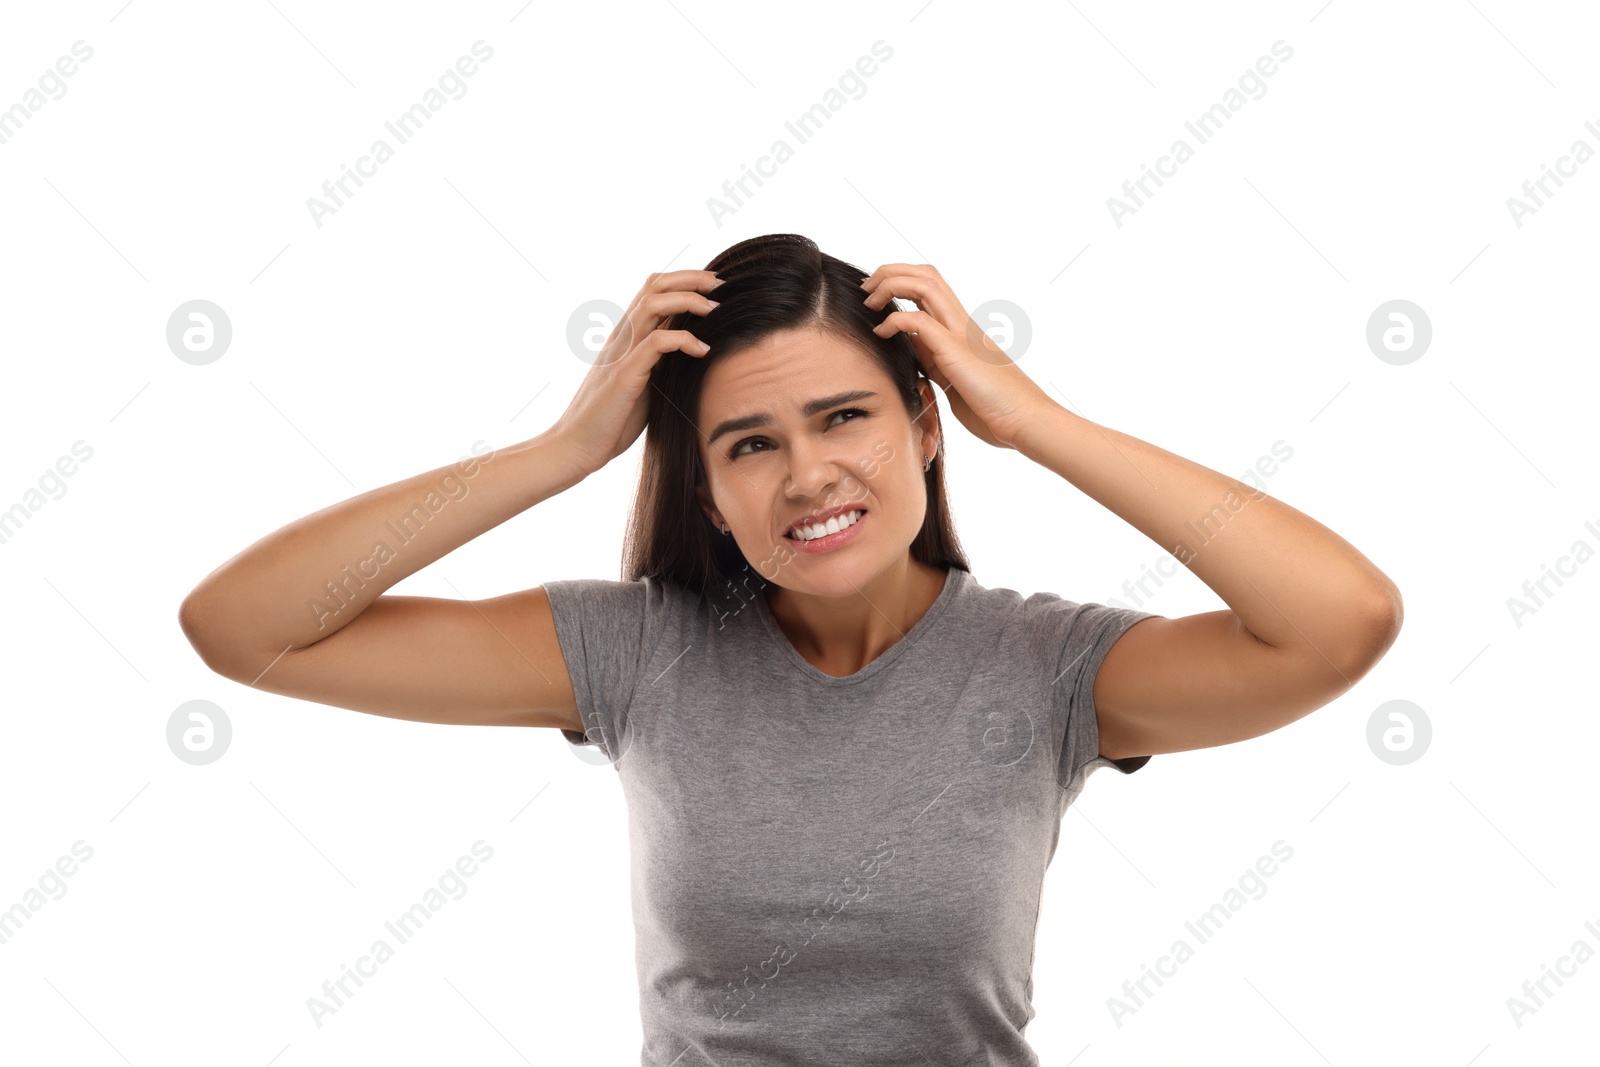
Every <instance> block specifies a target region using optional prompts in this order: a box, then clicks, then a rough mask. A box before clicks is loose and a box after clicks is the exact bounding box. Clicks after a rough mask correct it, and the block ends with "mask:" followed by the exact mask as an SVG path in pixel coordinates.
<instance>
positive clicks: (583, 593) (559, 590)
mask: <svg viewBox="0 0 1600 1067" xmlns="http://www.w3.org/2000/svg"><path fill="white" fill-rule="evenodd" d="M543 588H544V591H545V596H546V597H547V598H548V599H549V601H550V614H551V616H552V618H553V619H554V620H555V628H556V638H557V639H558V640H559V641H560V643H561V656H562V659H563V660H564V661H565V663H566V666H567V673H568V675H570V676H571V678H572V693H573V696H574V697H575V699H576V702H577V705H578V715H579V717H580V718H581V719H582V721H583V728H584V729H583V733H581V734H580V733H578V732H577V731H575V730H566V729H563V730H562V731H561V734H562V736H563V737H564V738H566V740H567V741H568V742H570V743H571V744H573V745H578V746H596V747H598V748H599V749H600V751H602V752H604V753H605V755H606V758H607V759H608V760H610V761H611V763H612V764H615V763H616V761H617V760H618V759H619V758H621V756H622V755H623V753H625V752H626V751H627V749H628V735H629V730H630V723H629V721H628V708H629V705H630V704H631V703H632V701H633V694H634V691H635V689H636V688H637V686H638V684H639V677H640V672H641V671H642V669H643V666H644V664H645V663H647V662H648V661H649V658H650V655H651V653H652V652H653V651H654V649H655V647H656V645H657V644H659V643H660V638H661V633H662V631H663V630H664V628H665V613H666V611H667V610H668V608H669V607H670V603H671V602H670V600H669V594H670V593H671V590H670V589H669V588H668V587H667V586H666V585H664V584H663V583H661V582H660V581H657V580H655V579H653V578H641V579H639V580H638V581H633V582H616V581H607V580H605V579H602V578H574V579H567V580H563V581H552V582H546V583H544V586H543Z"/></svg>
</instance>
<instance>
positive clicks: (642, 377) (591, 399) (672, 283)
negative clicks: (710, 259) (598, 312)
mask: <svg viewBox="0 0 1600 1067" xmlns="http://www.w3.org/2000/svg"><path fill="white" fill-rule="evenodd" d="M721 284H722V283H721V282H720V281H718V280H717V276H716V274H715V273H713V272H712V271H708V270H677V271H672V272H670V273H667V274H652V275H650V277H649V278H648V279H646V280H645V283H644V285H643V287H641V288H640V290H639V292H638V293H637V294H636V295H635V296H634V298H633V302H632V303H631V304H629V305H628V310H627V311H626V312H624V313H623V316H622V320H621V321H620V322H618V323H617V324H616V326H615V327H614V328H613V329H612V331H611V334H610V336H609V337H607V338H606V342H605V344H604V345H603V346H601V349H600V353H599V355H598V356H596V357H595V361H594V366H592V367H590V368H589V373H588V374H587V375H585V376H584V379H583V383H582V384H581V385H579V386H578V392H577V394H576V395H575V396H573V398H572V402H571V403H570V404H568V405H567V410H566V411H565V412H564V413H563V414H562V416H561V418H559V419H557V420H556V422H555V425H554V426H552V427H551V428H550V433H551V434H552V435H555V436H558V437H560V438H561V439H562V440H564V441H565V442H566V444H567V446H568V447H569V448H571V449H573V450H574V452H575V454H576V459H577V462H578V463H580V464H581V465H582V468H583V470H584V471H585V472H586V473H589V474H592V473H594V472H595V471H598V470H599V469H600V468H601V467H603V466H605V465H606V464H607V463H609V462H611V461H612V460H613V459H615V458H617V457H618V456H620V455H621V454H622V453H624V452H626V451H627V450H628V448H629V447H630V446H631V445H632V444H633V442H634V441H635V440H637V439H638V437H639V434H640V433H642V432H643V431H644V427H645V421H646V415H647V413H648V411H649V397H647V396H646V395H645V389H646V387H647V386H648V385H649V381H650V372H651V371H652V370H654V369H655V365H656V363H657V362H658V361H659V360H660V359H661V356H662V354H663V353H666V352H683V353H685V354H686V355H691V356H703V355H705V354H706V353H707V352H708V351H710V349H709V348H708V346H707V345H706V344H705V342H703V341H701V340H700V339H699V338H697V337H695V336H694V335H693V334H692V333H690V332H689V331H688V330H662V329H658V327H660V326H661V325H662V323H664V322H666V321H667V320H668V319H669V318H671V317H672V316H673V315H676V314H678V313H679V312H681V311H692V312H694V313H695V314H697V315H704V314H707V313H708V312H710V310H711V309H712V308H714V307H716V306H717V305H716V302H715V301H713V300H712V299H711V298H710V297H707V296H706V295H705V293H707V292H709V291H711V290H712V289H714V288H716V287H717V286H718V285H721Z"/></svg>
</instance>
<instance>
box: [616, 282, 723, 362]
mask: <svg viewBox="0 0 1600 1067" xmlns="http://www.w3.org/2000/svg"><path fill="white" fill-rule="evenodd" d="M640 297H641V299H640V300H639V302H638V303H637V304H636V305H635V306H634V307H633V308H632V309H631V310H630V311H629V312H628V314H626V315H625V316H623V319H622V321H621V322H620V323H618V324H617V327H616V329H617V330H618V337H617V344H618V345H619V346H620V347H621V350H622V351H624V352H626V351H628V350H629V349H631V348H632V347H633V346H634V345H635V344H637V343H638V342H639V339H640V338H642V337H644V336H645V335H647V334H649V333H650V332H651V331H652V330H658V329H660V328H661V327H662V326H663V325H664V324H665V323H666V322H668V321H669V320H670V319H671V318H672V317H673V316H674V315H677V314H678V313H679V312H683V311H690V312H693V313H695V314H697V315H707V314H710V312H711V310H712V308H713V307H714V306H715V303H716V302H715V301H713V300H712V299H711V298H710V297H708V296H706V295H705V294H703V293H697V292H692V291H688V290H677V291H672V292H641V293H640Z"/></svg>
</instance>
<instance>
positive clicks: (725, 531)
mask: <svg viewBox="0 0 1600 1067" xmlns="http://www.w3.org/2000/svg"><path fill="white" fill-rule="evenodd" d="M722 532H723V533H727V532H728V524H727V523H723V524H722Z"/></svg>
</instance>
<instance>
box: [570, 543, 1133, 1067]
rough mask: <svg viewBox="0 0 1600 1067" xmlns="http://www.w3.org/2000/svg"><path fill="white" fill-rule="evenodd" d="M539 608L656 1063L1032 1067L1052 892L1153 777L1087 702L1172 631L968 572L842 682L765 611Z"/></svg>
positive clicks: (580, 604)
mask: <svg viewBox="0 0 1600 1067" xmlns="http://www.w3.org/2000/svg"><path fill="white" fill-rule="evenodd" d="M751 584H752V585H755V586H760V585H761V584H762V583H761V581H760V579H759V578H756V579H755V580H754V582H753V583H751ZM544 589H545V592H546V593H547V594H548V596H549V599H550V608H551V612H552V614H553V615H554V617H555V626H556V634H557V636H558V638H559V639H560V642H561V649H562V653H563V656H564V658H565V661H566V664H567V669H568V671H569V672H570V674H571V676H572V688H573V692H574V693H575V694H576V696H577V705H578V709H579V712H580V714H581V715H582V719H583V723H584V726H585V731H586V732H585V734H584V735H582V736H580V735H579V734H577V733H576V732H574V731H571V730H563V731H562V734H563V736H565V738H566V739H567V740H568V741H569V742H571V743H573V744H583V745H597V746H599V750H600V751H601V752H603V753H604V754H605V756H606V757H607V758H608V759H609V760H610V761H611V764H610V765H611V766H612V767H614V768H615V770H616V771H617V773H618V775H619V776H620V780H621V784H622V789H623V794H624V798H625V800H626V804H627V809H628V824H629V846H630V856H631V860H630V870H631V893H632V901H633V923H634V934H635V959H636V964H637V969H638V978H639V991H640V999H639V1005H640V1015H641V1020H642V1028H643V1034H644V1048H643V1050H642V1052H641V1056H640V1063H641V1064H642V1065H643V1067H669V1065H671V1067H709V1065H715V1067H776V1065H779V1064H796V1063H806V1064H826V1065H832V1064H848V1065H851V1067H874V1065H887V1064H907V1065H909V1064H916V1065H919V1067H926V1065H928V1064H939V1065H941V1067H942V1065H963V1067H965V1065H969V1064H983V1065H994V1067H1001V1065H1003V1067H1036V1065H1037V1064H1038V1063H1039V1060H1038V1057H1037V1056H1036V1055H1035V1053H1034V1052H1033V1050H1032V1049H1031V1048H1030V1047H1029V1045H1028V1043H1027V1041H1026V1040H1025V1039H1024V1037H1023V1029H1024V1028H1025V1027H1026V1026H1027V1024H1028V1021H1029V1020H1030V1019H1032V1018H1033V1016H1034V1009H1033V1004H1032V995H1033V955H1034V935H1035V931H1036V928H1037V923H1038V916H1039V902H1040V892H1041V889H1042V885H1043V879H1044V873H1045V868H1046V867H1047V866H1049V863H1050V860H1051V858H1052V857H1053V856H1054V854H1055V849H1056V841H1057V839H1058V838H1059V837H1060V831H1061V818H1062V816H1063V815H1064V814H1065V813H1066V810H1067V806H1068V805H1069V804H1070V803H1071V802H1072V801H1073V799H1075V798H1076V797H1077V795H1078V793H1079V792H1080V791H1081V790H1082V789H1083V786H1084V782H1085V780H1086V779H1087V778H1088V776H1089V774H1090V773H1091V772H1093V771H1094V770H1097V769H1098V768H1100V767H1115V768H1116V769H1117V770H1119V771H1121V772H1123V773H1124V774H1128V773H1132V772H1133V771H1136V770H1138V769H1139V768H1140V767H1142V766H1144V765H1145V764H1146V763H1147V762H1149V760H1150V757H1149V756H1138V757H1132V758H1129V759H1124V760H1119V761H1113V760H1109V759H1104V758H1102V757H1101V756H1100V755H1099V731H1098V729H1097V724H1096V721H1095V710H1094V704H1093V700H1092V694H1093V687H1094V679H1095V674H1096V672H1097V671H1098V670H1099V667H1100V662H1101V660H1102V659H1103V658H1104V657H1105V654H1106V652H1107V651H1109V650H1110V648H1111V645H1112V644H1113V643H1114V642H1115V641H1116V640H1117V638H1118V637H1120V636H1121V635H1122V634H1123V632H1124V631H1126V630H1127V629H1128V628H1129V627H1130V626H1132V625H1134V624H1135V623H1137V622H1139V621H1140V620H1142V619H1147V618H1151V617H1153V616H1152V615H1151V613H1149V612H1142V611H1135V610H1133V609H1128V608H1113V607H1107V606H1104V605H1101V604H1076V603H1073V602H1071V601H1067V600H1063V599H1061V598H1060V597H1058V596H1056V595H1054V594H1051V593H1036V594H1034V595H1032V596H1029V597H1026V598H1024V597H1023V596H1022V594H1020V593H1017V592H1015V591H1013V590H1010V589H1004V588H997V589H986V588H984V587H983V586H981V585H979V584H978V582H977V580H976V579H975V578H973V577H972V575H971V574H969V573H968V572H967V571H964V570H961V569H960V568H951V569H950V571H949V572H948V577H947V579H946V581H945V585H944V588H943V590H942V591H941V592H940V594H939V597H938V599H937V600H935V601H934V603H933V606H932V607H931V608H929V609H928V611H927V613H926V614H924V615H923V616H922V618H921V619H919V620H917V623H916V624H915V625H914V626H913V627H912V628H911V629H910V631H909V632H907V633H906V634H905V636H904V637H902V638H901V639H900V640H899V641H898V642H897V643H895V644H894V645H893V646H892V647H891V648H889V649H888V650H887V651H886V652H884V653H883V654H882V655H880V656H879V657H878V658H877V659H875V660H873V661H872V662H871V663H869V664H867V665H866V666H865V667H863V668H862V669H861V670H859V671H857V672H856V673H855V674H852V675H850V676H849V677H846V678H835V677H831V676H829V675H827V674H824V673H823V672H822V671H820V670H818V669H817V668H816V667H815V666H813V665H812V664H811V663H809V662H807V661H806V660H805V658H804V657H802V656H801V655H800V653H799V652H797V651H796V650H795V648H794V646H793V645H792V644H790V642H789V640H788V638H787V637H785V636H784V634H783V631H782V630H781V629H779V627H778V624H777V621H776V620H775V619H774V618H773V616H772V612H771V609H770V607H768V605H767V602H766V598H765V596H764V594H761V593H756V594H754V595H752V594H751V593H750V592H749V590H748V589H746V590H741V592H742V593H743V596H744V598H745V599H743V600H733V601H730V602H729V604H728V605H727V606H726V607H719V606H715V605H713V604H712V602H711V601H709V600H708V599H706V598H703V597H699V596H697V595H695V594H692V593H690V592H688V591H686V590H684V589H683V588H681V587H679V586H676V585H674V584H671V583H663V582H659V581H656V580H654V579H649V578H646V579H641V580H639V581H636V582H618V581H607V580H604V579H593V578H589V579H574V580H567V581H552V582H548V583H546V584H545V586H544ZM729 608H732V609H733V610H729ZM1065 950H1066V949H1065V948H1064V947H1062V948H1059V949H1058V951H1065Z"/></svg>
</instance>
